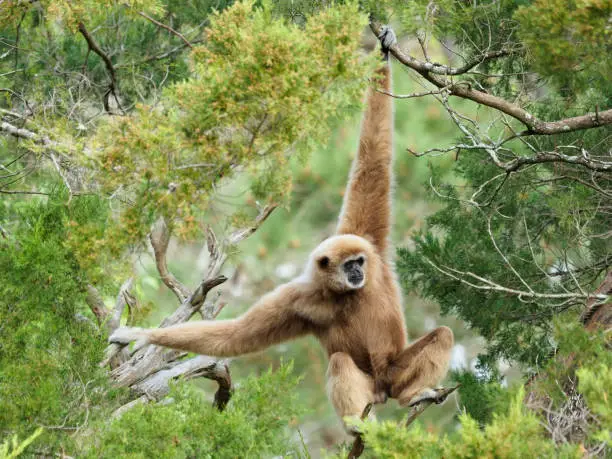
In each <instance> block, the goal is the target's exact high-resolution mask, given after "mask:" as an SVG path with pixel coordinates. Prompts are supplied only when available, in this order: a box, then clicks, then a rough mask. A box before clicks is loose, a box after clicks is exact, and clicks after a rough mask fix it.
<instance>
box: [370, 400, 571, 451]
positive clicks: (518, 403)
mask: <svg viewBox="0 0 612 459" xmlns="http://www.w3.org/2000/svg"><path fill="white" fill-rule="evenodd" d="M524 395H525V394H524V392H523V391H522V390H518V391H516V394H515V395H514V398H513V400H512V403H511V404H510V406H509V408H508V409H507V410H506V412H503V413H499V414H497V415H495V416H494V417H493V420H492V421H491V422H490V423H489V424H487V425H486V426H485V427H484V429H482V428H481V427H480V425H479V423H478V422H477V421H475V420H474V419H472V418H471V417H470V416H469V415H468V414H465V413H464V414H462V415H461V416H460V417H459V422H460V423H461V427H460V428H459V429H458V432H457V433H454V434H452V435H444V436H439V435H436V434H432V433H431V432H428V431H426V430H425V429H424V428H423V427H421V425H420V424H418V423H417V424H415V425H411V426H410V428H408V429H406V428H405V427H404V426H402V425H401V424H400V425H398V424H396V423H394V422H383V423H376V422H366V423H364V424H363V425H362V428H363V431H364V437H365V442H366V444H367V445H368V447H367V449H366V452H365V454H364V455H363V457H376V458H381V459H386V458H431V459H433V458H438V457H444V458H480V457H491V458H493V457H495V458H523V457H559V458H579V457H581V455H580V453H579V451H578V448H577V447H576V446H571V445H565V446H562V447H559V446H557V445H555V444H554V443H553V442H552V441H551V440H550V439H548V438H546V436H545V432H544V430H543V429H542V427H541V425H540V423H539V421H538V419H537V417H536V416H535V415H534V414H533V413H531V412H529V411H528V410H527V409H526V408H525V407H524V405H523V397H524Z"/></svg>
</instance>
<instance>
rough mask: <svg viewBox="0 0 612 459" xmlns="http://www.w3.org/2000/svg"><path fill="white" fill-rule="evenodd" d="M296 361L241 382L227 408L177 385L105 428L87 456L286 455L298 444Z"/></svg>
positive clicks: (199, 393) (299, 407)
mask: <svg viewBox="0 0 612 459" xmlns="http://www.w3.org/2000/svg"><path fill="white" fill-rule="evenodd" d="M298 381H299V378H296V377H295V376H294V375H293V374H292V365H284V366H282V367H280V368H279V369H278V370H277V371H274V372H273V371H272V370H269V371H267V372H266V373H264V374H262V375H260V376H251V377H249V378H247V379H246V380H243V381H241V383H240V387H239V389H237V390H236V392H235V394H234V397H233V398H232V400H231V402H230V404H229V405H228V407H227V409H226V410H225V411H224V412H219V411H217V410H216V409H214V408H212V407H210V406H207V405H210V403H209V402H208V401H207V400H206V398H205V397H204V395H203V394H202V392H201V391H199V390H197V389H195V388H193V387H191V386H189V385H186V384H177V385H176V386H175V387H174V388H173V389H172V391H171V393H170V395H169V397H170V398H169V399H167V401H165V402H163V403H159V404H157V405H143V406H139V407H136V408H134V409H132V410H130V411H128V412H127V413H126V414H124V415H123V416H122V417H121V418H119V419H117V420H114V421H112V422H110V423H109V424H108V425H106V426H102V425H101V426H100V429H101V434H100V436H99V437H98V438H97V439H96V440H95V442H94V445H92V448H91V449H90V450H89V451H88V452H87V453H86V454H85V457H96V458H115V457H129V458H145V457H168V458H186V457H198V458H200V457H201V458H212V457H214V458H231V457H271V456H285V455H287V454H291V453H292V452H295V448H296V445H295V444H294V443H293V441H292V439H291V432H290V430H289V429H288V428H289V427H291V426H292V425H293V424H294V421H295V420H294V417H295V416H296V415H298V414H300V413H301V412H302V409H303V408H302V407H301V406H300V405H299V404H297V403H296V393H295V390H296V386H297V384H298Z"/></svg>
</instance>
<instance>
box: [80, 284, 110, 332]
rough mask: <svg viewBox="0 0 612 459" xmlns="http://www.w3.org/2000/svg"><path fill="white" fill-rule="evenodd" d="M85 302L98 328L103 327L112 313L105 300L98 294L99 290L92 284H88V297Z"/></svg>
mask: <svg viewBox="0 0 612 459" xmlns="http://www.w3.org/2000/svg"><path fill="white" fill-rule="evenodd" d="M85 302H86V303H87V305H88V306H89V309H91V312H92V313H93V315H94V316H95V318H96V322H97V323H98V326H101V325H102V324H103V323H104V322H105V321H106V320H107V319H108V316H109V315H110V311H109V310H108V308H107V307H106V305H105V304H104V300H103V299H102V295H100V292H98V289H97V288H95V287H94V286H93V285H91V284H87V297H86V298H85Z"/></svg>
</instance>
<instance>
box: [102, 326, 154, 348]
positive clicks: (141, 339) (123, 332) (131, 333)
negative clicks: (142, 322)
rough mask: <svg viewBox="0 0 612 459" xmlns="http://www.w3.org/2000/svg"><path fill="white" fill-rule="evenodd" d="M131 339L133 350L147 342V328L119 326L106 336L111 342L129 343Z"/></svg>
mask: <svg viewBox="0 0 612 459" xmlns="http://www.w3.org/2000/svg"><path fill="white" fill-rule="evenodd" d="M132 341H135V343H134V348H133V349H132V351H133V352H136V351H137V350H138V349H140V348H142V347H144V346H146V345H147V344H149V334H148V332H147V330H145V329H144V328H139V327H121V328H118V329H117V330H115V331H114V332H113V333H112V335H110V336H109V337H108V342H109V343H111V344H130V343H131V342H132Z"/></svg>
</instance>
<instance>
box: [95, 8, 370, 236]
mask: <svg viewBox="0 0 612 459" xmlns="http://www.w3.org/2000/svg"><path fill="white" fill-rule="evenodd" d="M366 23H367V22H366V18H365V16H364V15H363V14H362V13H360V12H359V10H358V7H357V5H356V4H354V3H349V4H346V5H339V6H334V7H331V8H328V9H325V10H323V11H321V12H320V13H319V14H316V15H314V16H312V17H310V18H309V20H308V22H307V23H306V25H305V26H304V27H299V26H297V25H295V24H291V23H288V22H287V21H285V20H284V19H282V18H279V17H276V16H275V15H273V14H272V13H271V11H270V10H269V9H266V7H255V6H254V2H251V1H247V2H242V3H237V4H235V5H234V6H232V7H231V8H229V9H227V10H225V11H224V12H223V13H218V14H215V15H213V17H212V18H211V24H210V27H209V28H208V29H207V31H206V34H205V36H206V39H205V41H204V44H203V45H201V46H198V47H196V48H195V49H194V50H193V53H192V56H191V59H192V71H193V76H192V77H191V78H189V79H188V80H186V81H184V82H182V83H180V84H177V85H175V86H174V87H172V88H170V89H169V90H168V91H167V92H166V94H165V98H164V99H163V100H162V101H161V102H160V103H159V104H158V105H157V106H156V107H152V106H139V107H138V108H137V109H136V113H135V114H134V115H133V116H130V117H122V118H119V119H117V120H115V121H114V122H113V123H112V124H110V125H109V126H107V127H106V128H105V129H103V130H102V131H101V135H99V136H98V138H97V143H96V146H95V149H96V150H97V151H99V152H100V153H99V155H98V156H97V157H96V161H97V164H98V166H100V167H102V169H103V171H104V174H103V175H102V179H103V181H104V183H105V186H106V187H107V189H108V191H109V192H110V193H115V192H116V191H117V190H120V192H121V193H122V194H124V195H125V196H126V197H127V198H129V199H130V200H132V201H134V202H137V205H136V206H130V208H129V210H128V211H127V212H126V211H124V212H123V213H122V215H123V217H124V220H123V222H124V224H125V225H126V229H127V231H128V234H130V235H131V236H130V237H138V236H140V235H141V234H142V230H143V229H145V228H147V225H148V224H150V222H151V221H152V219H153V218H155V217H156V216H158V215H164V216H166V217H167V218H170V219H171V220H174V221H175V223H176V224H177V226H176V229H177V231H178V232H179V233H183V234H184V235H185V236H189V235H192V234H193V232H194V231H196V232H197V230H198V228H199V227H198V225H197V224H196V223H195V222H196V221H197V220H198V219H197V218H195V217H197V216H198V215H200V216H201V214H203V213H205V212H206V210H207V206H208V204H209V202H210V197H211V194H212V192H213V189H214V186H215V184H217V183H218V182H219V181H221V180H223V179H225V178H227V177H230V176H232V175H233V173H234V172H236V171H248V172H250V174H251V176H252V180H251V182H252V184H253V186H252V188H251V189H252V192H253V193H254V194H255V197H256V198H258V199H259V200H261V201H275V202H281V201H283V200H284V198H285V197H286V196H287V194H288V192H289V191H290V189H291V180H290V175H289V169H288V160H289V157H290V156H291V155H292V154H307V153H308V152H309V150H310V149H311V148H312V147H313V145H315V144H318V143H321V142H325V140H326V138H327V136H328V134H329V132H330V123H332V121H333V120H334V119H336V118H338V117H342V116H344V115H347V114H349V113H351V112H352V111H353V110H352V109H354V108H355V107H357V106H359V102H360V100H361V98H362V94H363V91H364V89H365V86H366V84H367V78H366V76H367V74H368V72H369V70H370V69H371V68H372V66H373V60H372V59H367V58H365V57H364V56H363V55H362V53H361V52H360V34H361V32H362V31H363V28H364V27H365V25H366Z"/></svg>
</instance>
